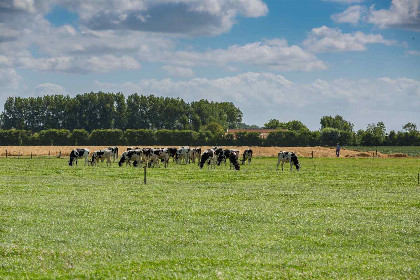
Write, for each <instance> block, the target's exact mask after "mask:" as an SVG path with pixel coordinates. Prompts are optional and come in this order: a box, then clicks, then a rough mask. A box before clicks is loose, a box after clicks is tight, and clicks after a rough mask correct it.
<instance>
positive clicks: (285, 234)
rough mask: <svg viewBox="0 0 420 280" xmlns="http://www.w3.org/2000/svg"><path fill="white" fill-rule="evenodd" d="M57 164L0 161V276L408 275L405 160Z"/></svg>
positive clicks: (417, 256)
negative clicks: (292, 165)
mask: <svg viewBox="0 0 420 280" xmlns="http://www.w3.org/2000/svg"><path fill="white" fill-rule="evenodd" d="M67 161H68V159H67V158H65V159H58V158H42V157H39V158H36V159H35V158H34V159H28V158H20V159H17V158H0V178H1V179H0V278H1V279H108V278H111V279H169V278H171V279H172V278H178V279H244V278H246V279H249V278H253V279H309V278H311V279H312V278H329V279H339V278H346V279H354V278H357V279H372V278H373V279H375V278H377V279H384V278H386V279H419V278H420V185H419V184H418V182H417V174H418V173H419V172H420V159H418V158H401V159H394V158H382V159H380V158H314V159H309V158H301V159H300V162H301V165H302V170H301V171H300V172H296V171H293V172H290V171H289V170H288V168H289V167H288V166H285V170H284V171H281V170H279V171H276V170H275V165H276V159H275V158H254V159H253V162H252V165H245V166H241V170H240V171H239V172H236V171H233V170H229V166H221V167H217V168H216V169H215V170H210V169H203V170H200V169H199V168H198V167H197V166H196V165H194V164H190V165H176V164H174V163H172V162H171V163H170V165H169V168H167V169H165V168H163V167H161V168H154V169H148V170H147V176H148V177H147V184H146V185H145V184H143V169H142V168H131V167H121V168H119V167H118V165H117V164H116V163H115V164H113V165H112V167H110V168H107V167H106V166H105V164H103V165H101V166H98V167H83V161H79V166H77V167H69V166H68V165H67ZM81 163H82V164H81Z"/></svg>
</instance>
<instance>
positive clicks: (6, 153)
mask: <svg viewBox="0 0 420 280" xmlns="http://www.w3.org/2000/svg"><path fill="white" fill-rule="evenodd" d="M6 157H7V149H6Z"/></svg>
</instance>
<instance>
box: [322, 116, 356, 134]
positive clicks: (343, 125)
mask: <svg viewBox="0 0 420 280" xmlns="http://www.w3.org/2000/svg"><path fill="white" fill-rule="evenodd" d="M327 127H331V128H336V129H338V130H344V131H353V124H352V123H351V122H349V121H346V120H345V119H344V118H343V117H342V116H340V115H336V116H335V117H334V118H333V117H331V116H323V117H322V118H321V129H323V128H327Z"/></svg>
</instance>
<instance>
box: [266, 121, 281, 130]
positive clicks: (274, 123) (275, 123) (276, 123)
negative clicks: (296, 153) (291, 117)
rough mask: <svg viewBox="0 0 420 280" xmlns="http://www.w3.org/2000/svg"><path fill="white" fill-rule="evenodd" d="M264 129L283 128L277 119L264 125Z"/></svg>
mask: <svg viewBox="0 0 420 280" xmlns="http://www.w3.org/2000/svg"><path fill="white" fill-rule="evenodd" d="M264 128H267V129H277V128H281V122H280V121H279V120H276V119H271V120H269V121H268V123H265V124H264Z"/></svg>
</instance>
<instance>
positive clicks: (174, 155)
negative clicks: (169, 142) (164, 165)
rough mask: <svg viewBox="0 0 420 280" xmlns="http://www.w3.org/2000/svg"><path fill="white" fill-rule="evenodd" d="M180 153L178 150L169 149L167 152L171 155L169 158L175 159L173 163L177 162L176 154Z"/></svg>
mask: <svg viewBox="0 0 420 280" xmlns="http://www.w3.org/2000/svg"><path fill="white" fill-rule="evenodd" d="M177 151H178V149H177V148H168V150H167V152H168V154H169V157H171V158H172V159H173V161H175V159H176V152H177Z"/></svg>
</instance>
